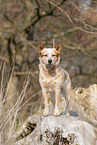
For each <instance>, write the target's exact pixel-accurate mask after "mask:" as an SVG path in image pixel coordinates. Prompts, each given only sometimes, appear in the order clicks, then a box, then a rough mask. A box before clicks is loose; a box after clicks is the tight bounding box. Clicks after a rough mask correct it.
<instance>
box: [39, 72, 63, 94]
mask: <svg viewBox="0 0 97 145" xmlns="http://www.w3.org/2000/svg"><path fill="white" fill-rule="evenodd" d="M63 80H64V73H63V72H62V71H60V72H58V74H56V75H55V74H53V73H52V75H49V74H45V75H43V74H41V75H40V84H41V87H42V88H46V89H47V90H50V91H54V90H55V89H57V88H60V87H62V84H63Z"/></svg>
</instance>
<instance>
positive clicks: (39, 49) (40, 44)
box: [38, 42, 45, 53]
mask: <svg viewBox="0 0 97 145" xmlns="http://www.w3.org/2000/svg"><path fill="white" fill-rule="evenodd" d="M44 48H45V47H44V45H43V44H42V43H41V42H39V43H38V51H39V53H40V52H41V51H42V50H43V49H44Z"/></svg>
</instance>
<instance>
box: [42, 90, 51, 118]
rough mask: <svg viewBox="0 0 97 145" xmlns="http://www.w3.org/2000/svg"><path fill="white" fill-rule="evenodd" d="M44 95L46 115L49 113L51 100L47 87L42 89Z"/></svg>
mask: <svg viewBox="0 0 97 145" xmlns="http://www.w3.org/2000/svg"><path fill="white" fill-rule="evenodd" d="M42 95H43V98H44V105H45V107H44V113H43V115H44V116H47V115H48V114H49V108H48V100H49V93H48V92H47V90H46V89H44V88H43V89H42Z"/></svg>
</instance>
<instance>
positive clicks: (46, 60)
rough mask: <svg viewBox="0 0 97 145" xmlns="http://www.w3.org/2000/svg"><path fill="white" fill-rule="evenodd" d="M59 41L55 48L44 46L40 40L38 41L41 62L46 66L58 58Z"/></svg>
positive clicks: (55, 61) (52, 64) (54, 63)
mask: <svg viewBox="0 0 97 145" xmlns="http://www.w3.org/2000/svg"><path fill="white" fill-rule="evenodd" d="M60 51H61V43H58V44H57V45H56V46H55V48H46V47H45V46H44V45H43V44H42V43H41V42H39V43H38V52H39V54H40V59H41V61H42V63H43V64H44V65H46V66H54V65H56V63H57V62H58V61H59V59H60V56H59V55H60Z"/></svg>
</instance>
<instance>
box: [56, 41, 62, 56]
mask: <svg viewBox="0 0 97 145" xmlns="http://www.w3.org/2000/svg"><path fill="white" fill-rule="evenodd" d="M55 48H56V51H57V53H58V54H59V53H60V51H61V43H58V44H57V45H56V46H55Z"/></svg>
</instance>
